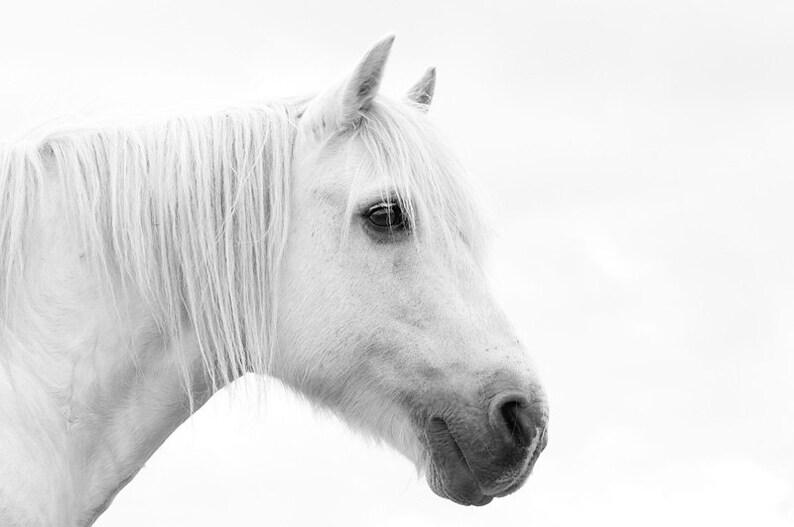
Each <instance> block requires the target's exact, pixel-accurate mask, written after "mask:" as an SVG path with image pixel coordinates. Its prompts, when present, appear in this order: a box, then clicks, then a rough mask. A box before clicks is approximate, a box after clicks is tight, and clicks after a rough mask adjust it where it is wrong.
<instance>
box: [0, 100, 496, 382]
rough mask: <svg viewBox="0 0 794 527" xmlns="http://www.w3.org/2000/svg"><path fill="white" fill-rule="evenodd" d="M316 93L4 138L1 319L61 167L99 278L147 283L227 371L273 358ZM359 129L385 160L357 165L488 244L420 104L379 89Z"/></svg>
mask: <svg viewBox="0 0 794 527" xmlns="http://www.w3.org/2000/svg"><path fill="white" fill-rule="evenodd" d="M304 104H305V103H299V104H296V103H270V104H264V105H257V106H253V107H252V106H249V107H240V108H233V109H227V110H224V111H220V112H215V113H211V114H206V115H190V116H188V115H178V116H175V117H171V118H167V119H161V120H159V121H153V122H148V123H144V124H141V123H138V124H124V123H121V124H119V123H114V124H111V125H103V126H94V127H85V128H70V129H62V130H57V131H50V132H47V133H44V134H40V135H39V136H38V137H37V138H35V139H28V140H24V141H20V142H17V143H14V144H12V145H10V146H8V147H6V148H4V149H3V150H2V151H0V329H2V327H3V326H5V328H6V329H8V328H11V327H12V326H13V311H12V310H11V309H10V306H11V304H12V299H13V298H14V295H15V294H16V291H15V287H16V284H19V283H21V281H22V279H23V277H24V273H25V266H26V257H27V246H28V243H29V240H30V237H31V236H35V233H33V232H31V224H32V221H33V218H34V215H35V213H36V212H35V211H36V208H37V207H38V206H39V203H40V199H39V198H40V194H41V189H42V186H43V185H44V182H45V180H48V179H50V178H54V180H56V181H57V183H56V184H58V185H60V187H61V192H62V196H65V197H66V198H65V199H64V202H65V203H66V204H67V207H68V221H69V222H71V223H72V224H73V225H74V227H75V229H76V232H78V233H79V234H80V236H81V238H82V243H83V245H84V251H85V252H86V254H87V256H88V257H89V261H90V262H92V263H93V265H94V266H95V270H96V271H97V276H98V279H100V280H104V281H107V284H110V285H111V286H110V289H113V290H116V292H117V293H123V291H124V290H125V288H130V290H133V289H134V290H136V291H138V292H139V293H140V294H141V295H142V296H143V298H144V300H145V301H146V302H147V303H148V305H149V306H150V307H151V309H152V312H153V313H154V316H155V318H156V320H157V322H158V325H159V327H160V329H161V331H162V332H163V334H164V335H166V336H169V337H171V338H173V339H178V338H179V335H180V333H181V331H182V330H183V329H184V328H185V327H186V325H189V327H192V328H193V330H194V331H195V333H196V337H197V340H198V342H199V347H200V352H201V356H202V358H203V361H204V366H205V369H206V371H207V373H208V374H209V377H210V381H211V382H212V384H213V385H216V386H221V385H224V384H226V383H227V382H229V381H230V380H233V378H235V377H236V376H237V375H239V374H240V373H242V372H243V371H244V370H245V368H246V366H248V367H252V366H253V368H254V369H256V370H257V371H261V372H266V371H267V369H268V368H267V366H268V361H269V357H270V352H271V351H272V350H273V343H274V342H273V341H274V335H275V324H276V313H277V310H276V301H277V298H276V297H277V295H276V284H277V281H278V271H279V263H280V257H281V254H282V251H283V248H284V244H285V240H286V235H287V229H288V221H289V217H290V211H289V193H290V172H291V166H290V165H291V159H292V155H293V148H294V145H295V142H296V138H297V129H298V119H299V115H300V112H301V109H302V106H304ZM345 134H348V135H350V136H352V137H355V138H358V139H359V140H360V141H362V143H363V145H364V146H365V148H366V151H367V152H368V154H369V158H370V161H371V163H370V162H368V163H367V164H366V166H360V167H353V168H352V169H355V170H356V171H357V172H359V175H358V176H357V177H366V176H367V173H369V172H372V171H380V172H383V173H386V174H388V175H389V177H390V179H391V180H393V181H394V187H395V189H396V190H397V192H399V193H400V194H401V196H400V198H401V199H402V200H403V201H404V202H405V203H406V204H407V206H408V207H409V209H412V210H414V209H415V210H416V211H417V213H418V214H419V215H420V216H421V217H423V218H425V220H426V221H425V222H424V224H423V225H424V229H425V230H428V229H429V228H430V227H431V226H434V230H439V229H440V231H441V232H443V233H444V234H445V235H446V236H449V235H452V236H455V235H462V236H463V237H464V239H465V240H466V241H467V242H468V244H469V245H470V246H471V247H472V248H473V250H475V251H476V252H479V250H478V249H477V248H478V247H479V245H480V237H481V234H482V223H481V221H480V218H479V216H478V213H477V211H478V206H477V205H475V202H474V200H473V198H472V193H471V192H470V191H468V190H466V186H465V185H463V184H462V183H461V181H459V179H460V175H461V174H460V173H459V172H460V170H459V168H458V167H457V165H456V164H455V162H454V159H453V158H452V157H451V156H449V155H448V154H447V153H446V152H447V150H446V148H445V147H443V145H441V143H440V142H438V139H437V136H436V135H435V133H434V131H433V130H432V127H431V126H430V125H429V124H428V121H427V119H425V118H424V117H423V116H422V115H421V112H420V111H419V110H417V109H416V108H413V107H411V106H410V105H408V104H406V103H404V102H398V101H392V100H389V99H383V98H380V97H379V98H378V100H377V101H376V103H375V104H373V105H372V107H371V108H370V109H369V110H368V111H367V112H366V114H365V115H362V120H361V123H360V125H359V126H358V127H357V128H356V129H354V130H352V131H347V132H345ZM177 343H178V342H177ZM185 373H186V374H187V371H186V372H185Z"/></svg>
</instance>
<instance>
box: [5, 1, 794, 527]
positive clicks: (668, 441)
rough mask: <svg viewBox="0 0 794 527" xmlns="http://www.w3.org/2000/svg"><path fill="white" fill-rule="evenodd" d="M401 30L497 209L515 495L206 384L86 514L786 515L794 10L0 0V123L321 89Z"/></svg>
mask: <svg viewBox="0 0 794 527" xmlns="http://www.w3.org/2000/svg"><path fill="white" fill-rule="evenodd" d="M388 32H395V33H396V34H397V37H398V38H397V41H396V44H395V47H394V50H393V53H392V57H391V61H390V63H389V66H388V70H387V73H386V79H385V81H384V87H383V89H384V90H385V91H387V92H392V93H395V94H398V93H401V92H402V91H403V90H404V89H405V88H407V87H408V86H410V85H411V84H412V83H413V82H414V81H415V80H416V79H417V78H418V76H419V75H421V73H422V71H423V70H424V69H425V68H426V67H427V66H428V65H431V64H432V65H436V66H437V67H438V87H437V91H436V100H435V102H434V107H433V109H432V116H433V119H434V120H435V121H436V122H437V124H438V125H439V127H440V128H441V129H442V130H444V131H445V132H446V134H447V136H448V137H449V139H450V142H451V143H452V144H453V145H455V147H456V149H457V150H458V152H459V153H460V155H461V157H462V159H463V160H464V163H465V164H466V165H467V166H468V167H469V169H470V170H471V171H472V172H473V173H474V175H475V176H476V177H477V178H478V179H479V180H480V182H481V186H482V187H484V188H485V189H486V190H487V192H488V194H489V198H490V201H491V203H492V204H493V206H494V210H495V217H496V219H497V222H496V223H497V228H498V230H499V231H500V237H499V239H498V240H497V242H496V244H495V247H494V253H493V257H492V263H491V268H492V277H493V282H494V287H495V288H496V291H497V293H498V296H499V297H500V298H501V299H502V300H503V303H504V306H505V308H506V309H507V310H508V312H509V313H510V314H511V316H512V318H513V320H514V321H515V323H516V325H517V326H518V327H519V329H520V331H521V333H522V335H523V337H524V339H525V340H526V342H527V343H528V345H529V347H530V348H531V350H532V353H533V354H534V358H535V360H536V362H537V363H538V365H539V368H540V370H541V373H542V375H543V377H544V379H545V381H546V386H547V389H548V392H549V395H550V401H551V425H550V442H549V446H548V448H547V450H546V451H545V453H544V454H543V455H542V456H541V458H540V460H539V461H538V463H537V466H536V469H535V474H534V475H533V477H532V478H531V479H530V481H529V483H528V484H527V485H526V486H525V487H524V488H523V489H522V490H520V491H519V492H518V493H516V494H514V495H513V496H510V497H508V498H504V499H501V500H496V501H495V502H494V503H492V504H491V505H489V506H487V507H485V508H480V509H474V508H463V507H460V506H457V505H454V504H452V503H451V502H449V501H444V500H442V499H440V498H438V497H436V496H435V495H434V494H432V492H431V491H430V490H429V489H428V488H427V486H426V484H425V482H424V479H423V478H417V476H416V474H415V473H414V470H413V467H412V465H411V464H410V463H409V462H408V461H406V460H404V459H402V458H401V457H400V456H399V455H397V454H395V453H393V452H390V451H388V450H387V449H385V448H382V447H378V446H372V445H368V444H367V443H366V442H365V441H363V440H362V439H360V438H359V437H357V436H355V435H354V434H352V433H351V432H349V431H348V430H347V429H346V428H345V427H344V426H343V425H342V424H340V423H338V422H337V421H335V420H334V419H332V418H329V417H327V416H322V415H320V416H316V415H314V413H313V412H312V411H311V410H310V409H309V407H308V406H307V405H306V404H304V403H300V402H297V401H296V400H295V399H294V398H293V397H291V396H289V395H288V394H285V393H283V392H282V391H280V390H279V389H278V388H273V389H272V390H271V391H270V393H269V396H268V398H267V401H266V402H264V403H262V404H261V407H262V408H260V409H257V408H256V407H257V402H256V397H253V396H251V395H241V396H235V397H231V400H230V398H229V397H228V395H227V394H226V393H222V394H220V395H218V396H216V398H215V399H214V400H213V401H211V402H210V404H208V405H207V406H206V407H205V408H204V409H202V410H201V411H200V412H199V413H198V415H197V416H196V417H195V418H193V419H192V420H191V421H189V422H188V423H187V424H186V425H184V426H183V427H182V428H180V429H179V430H178V431H177V432H176V433H175V434H174V435H173V436H172V438H171V439H170V440H169V441H168V442H167V443H166V444H165V445H164V446H163V448H162V449H161V450H160V451H158V452H157V453H156V454H155V455H154V457H153V458H152V459H151V460H150V462H149V463H148V464H147V466H146V467H145V468H144V469H143V470H142V471H141V473H140V475H139V476H138V477H137V478H136V479H135V480H134V481H133V482H132V483H131V484H130V485H129V486H128V487H127V488H126V489H125V490H123V491H122V493H121V494H120V495H119V497H118V498H117V499H116V501H115V503H114V504H113V505H112V506H111V507H110V509H109V510H108V512H107V513H106V514H105V515H104V516H102V517H101V519H100V520H99V521H98V522H97V525H99V526H101V527H117V526H138V525H147V526H177V525H191V526H194V527H198V526H204V525H207V526H209V525H274V526H298V525H352V526H370V525H387V526H389V525H393V526H404V525H411V526H435V525H440V526H446V525H450V526H455V527H465V526H475V525H498V524H503V523H509V524H513V525H516V524H518V525H527V526H529V525H531V526H542V527H545V526H579V525H610V526H631V527H634V526H637V525H643V526H656V525H659V526H669V525H684V526H689V525H691V526H702V525H721V526H742V527H744V526H748V525H753V526H770V527H775V526H783V525H790V524H792V523H794V235H792V232H791V230H792V226H793V225H794V212H793V207H792V201H794V181H793V180H792V178H793V177H794V3H792V2H790V1H776V2H775V1H754V2H736V1H725V0H723V1H718V0H715V1H705V0H704V1H697V0H675V1H669V0H668V1H665V2H648V1H637V2H624V1H616V0H608V1H601V2H571V1H565V2H528V1H513V2H488V3H485V2H468V1H456V2H452V1H446V2H441V1H424V2H418V1H414V0H409V1H402V2H389V3H385V2H377V1H363V0H357V1H353V0H344V1H335V2H321V1H315V2H308V1H287V0H282V1H280V2H269V1H263V0H259V1H248V0H225V1H224V2H207V1H201V0H192V1H186V0H180V1H173V2H164V1H162V0H157V1H154V0H141V1H137V2H107V1H93V2H90V1H85V0H76V1H69V2H55V1H50V2H37V1H31V0H28V1H25V2H13V3H12V2H9V1H7V0H4V3H3V4H2V7H1V8H0V116H2V118H0V137H2V138H10V137H11V136H13V135H14V134H15V133H17V132H19V131H21V130H22V129H23V128H25V127H27V126H30V125H33V124H37V123H40V122H42V121H46V120H50V119H53V118H55V117H60V116H63V115H69V114H90V115H93V114H102V113H105V112H108V111H114V110H127V111H129V110H133V111H135V110H143V109H154V108H162V107H169V106H173V105H180V104H183V103H186V102H200V101H208V100H209V101H212V100H232V101H234V100H250V99H261V98H268V97H276V96H289V95H297V94H303V93H308V92H313V91H317V90H319V89H321V88H322V87H324V86H325V85H326V84H327V83H328V82H330V81H332V80H334V79H336V78H337V77H339V76H340V75H341V74H343V73H344V72H345V71H347V70H348V69H349V68H350V67H352V65H353V64H355V62H356V60H357V59H358V57H359V56H360V55H361V54H362V53H363V52H364V51H365V50H366V49H367V48H368V47H369V46H370V45H371V43H372V42H374V41H375V40H377V39H378V38H379V37H381V36H382V35H384V34H386V33H388Z"/></svg>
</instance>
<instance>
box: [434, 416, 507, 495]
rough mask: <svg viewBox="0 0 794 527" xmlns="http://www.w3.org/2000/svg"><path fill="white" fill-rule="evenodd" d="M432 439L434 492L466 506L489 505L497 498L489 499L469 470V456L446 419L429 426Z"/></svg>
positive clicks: (436, 420) (436, 419) (438, 420)
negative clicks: (465, 453)
mask: <svg viewBox="0 0 794 527" xmlns="http://www.w3.org/2000/svg"><path fill="white" fill-rule="evenodd" d="M427 432H428V438H429V443H430V445H429V446H430V449H431V452H430V455H431V458H432V465H431V467H432V468H431V473H430V474H428V483H429V484H430V488H432V489H433V491H434V492H435V493H436V494H438V495H439V496H442V497H444V498H448V499H450V500H452V501H454V502H456V503H460V504H462V505H475V506H481V505H487V504H488V503H490V502H491V500H493V496H490V495H486V494H485V493H484V492H483V490H482V489H481V488H480V484H479V483H478V482H477V479H476V478H475V476H474V473H473V472H472V470H471V467H469V463H468V461H467V460H466V456H465V455H464V453H463V451H462V450H461V448H460V446H459V445H458V442H457V441H456V440H455V438H454V436H453V435H452V432H451V431H450V429H449V427H448V426H447V424H446V423H445V422H444V420H442V419H438V418H434V419H431V420H430V422H429V423H428V428H427Z"/></svg>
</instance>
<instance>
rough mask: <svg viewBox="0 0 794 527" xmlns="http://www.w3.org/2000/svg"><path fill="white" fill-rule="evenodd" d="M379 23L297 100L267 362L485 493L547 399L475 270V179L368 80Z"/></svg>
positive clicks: (413, 99)
mask: <svg viewBox="0 0 794 527" xmlns="http://www.w3.org/2000/svg"><path fill="white" fill-rule="evenodd" d="M392 42H393V37H388V38H386V39H384V40H382V41H380V42H378V43H377V44H376V45H375V46H374V47H373V48H372V49H371V50H370V51H369V52H367V53H366V54H365V56H364V57H363V58H362V60H361V61H360V62H359V64H358V65H357V66H356V67H355V69H354V70H353V72H352V73H351V74H350V75H348V76H346V77H345V78H344V79H343V80H342V81H341V82H339V83H337V84H335V85H333V86H332V87H331V88H329V89H328V90H326V91H325V92H323V93H322V94H320V95H319V96H317V97H315V98H313V99H311V100H310V101H308V102H306V103H305V106H304V107H303V108H302V113H301V117H300V118H299V119H298V121H297V126H298V131H297V140H296V143H295V146H294V152H293V163H292V176H291V181H290V185H291V189H290V209H291V212H290V216H289V227H288V235H287V238H286V244H285V247H284V253H283V266H282V269H281V275H280V279H279V285H278V295H277V297H278V305H279V308H278V323H277V331H278V336H277V349H276V351H275V353H274V355H273V357H272V358H271V370H270V373H271V374H272V375H274V376H275V377H277V378H279V379H281V380H282V381H283V382H284V383H285V384H287V385H288V386H290V387H292V388H293V389H295V390H296V391H298V392H299V393H301V394H304V395H305V396H307V397H308V398H309V399H311V400H312V401H314V402H315V403H316V404H319V405H321V406H324V407H327V408H330V409H331V410H332V411H334V412H335V413H336V414H338V415H339V416H340V417H342V418H343V419H344V420H345V421H347V422H348V423H350V424H351V425H353V426H354V427H355V428H357V429H360V430H363V431H365V432H367V433H369V434H372V435H374V436H375V437H378V438H382V439H384V440H385V441H386V442H388V443H389V444H390V445H392V446H393V447H394V448H396V449H397V450H398V451H400V452H402V453H403V454H404V455H406V456H407V457H408V458H409V459H411V460H412V461H414V462H415V463H416V464H417V465H418V466H419V467H420V468H421V469H423V470H424V471H425V472H426V474H427V480H428V483H429V485H430V487H431V488H432V489H433V490H434V491H435V492H436V493H437V494H438V495H440V496H442V497H445V498H448V499H450V500H453V501H455V502H457V503H461V504H467V505H484V504H487V503H489V502H490V501H491V500H492V499H493V498H494V497H500V496H504V495H506V494H509V493H511V492H513V491H515V490H516V489H518V488H519V487H520V486H521V485H522V484H523V482H524V481H525V480H526V478H527V477H528V475H529V473H530V472H531V470H532V467H533V464H534V463H535V460H536V459H537V457H538V455H539V454H540V452H541V451H542V450H543V448H544V447H545V446H546V441H547V435H546V427H547V415H548V409H547V403H546V397H545V395H544V392H543V390H542V388H541V385H540V382H539V380H538V377H537V374H536V372H535V368H534V366H533V364H532V362H531V360H530V358H529V357H528V354H527V350H526V349H525V347H524V345H523V344H522V343H521V341H520V340H519V338H518V337H517V335H516V331H515V329H514V328H513V326H512V325H511V323H510V322H509V321H508V320H507V317H506V315H505V314H504V313H503V311H502V310H501V309H500V308H499V306H498V305H497V304H496V302H495V301H494V298H493V296H492V294H491V293H490V291H489V289H488V285H487V281H486V278H485V276H484V273H483V269H482V267H483V252H484V247H485V245H486V244H485V243H484V238H485V237H486V236H485V234H486V232H487V229H485V228H484V226H483V222H482V220H481V219H480V215H479V209H478V205H477V204H476V200H475V199H474V197H475V196H474V193H473V192H472V191H471V189H470V188H469V187H468V186H467V184H466V182H465V177H464V173H463V171H462V170H461V169H460V167H459V165H458V164H457V163H456V162H455V159H454V156H452V155H451V154H450V152H449V151H448V149H447V148H446V147H445V146H444V143H443V141H441V140H440V139H439V137H438V134H437V133H436V131H435V129H434V128H433V126H432V125H431V124H430V121H429V120H428V117H427V115H426V111H427V109H428V106H429V105H430V102H431V100H432V96H433V91H434V86H435V70H433V69H430V70H428V72H427V73H426V74H425V75H424V77H422V79H421V80H420V81H419V82H417V83H416V85H414V87H413V88H411V89H410V90H409V92H408V95H407V97H405V98H404V99H402V100H397V99H390V98H387V97H385V96H383V95H381V94H379V93H378V91H379V86H380V81H381V77H382V73H383V68H384V65H385V63H386V60H387V57H388V55H389V51H390V48H391V45H392Z"/></svg>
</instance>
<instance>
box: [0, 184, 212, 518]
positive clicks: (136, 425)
mask: <svg viewBox="0 0 794 527" xmlns="http://www.w3.org/2000/svg"><path fill="white" fill-rule="evenodd" d="M51 181H52V180H51V179H50V180H48V183H46V184H45V188H44V189H43V195H42V198H43V199H42V201H41V203H42V205H41V207H40V210H39V211H38V212H37V214H36V221H37V225H35V226H34V227H33V230H32V231H31V233H32V235H31V236H30V237H29V239H30V241H31V246H30V247H29V249H30V250H29V259H28V261H27V266H26V271H25V279H24V281H23V283H22V284H19V286H20V287H18V289H17V290H16V291H17V294H16V295H15V297H14V299H13V303H12V312H13V313H12V315H13V316H12V318H10V322H9V323H8V324H7V325H4V323H3V322H2V321H0V423H2V426H0V524H2V525H15V524H22V525H28V524H33V525H37V524H42V525H81V524H87V523H90V522H91V521H92V520H93V519H94V518H95V517H96V516H97V515H98V514H99V513H100V512H101V511H102V510H104V507H106V506H107V504H109V502H110V500H111V499H112V498H113V496H114V495H115V492H116V491H118V490H119V489H120V488H121V487H122V486H124V484H126V483H127V482H128V481H129V480H130V479H131V478H132V476H134V475H135V473H136V472H137V471H138V470H139V469H140V467H141V466H142V465H143V463H144V462H145V461H146V459H147V458H148V457H149V456H150V455H151V454H152V453H153V452H154V450H155V449H157V448H158V447H159V446H160V444H161V443H162V442H163V441H164V440H165V439H166V438H167V437H168V435H169V434H170V433H171V432H173V430H174V429H176V427H177V426H179V424H180V423H182V422H183V421H184V420H185V419H186V418H187V417H188V415H189V413H190V405H189V402H188V398H187V396H186V393H185V389H184V383H183V381H182V379H183V372H184V367H185V366H187V368H188V369H192V370H193V371H194V372H197V371H198V370H199V368H200V362H201V361H200V360H199V356H198V353H197V352H196V354H195V355H193V356H188V357H187V359H186V360H185V359H182V360H181V361H180V360H179V359H178V355H177V353H176V352H175V351H174V350H173V349H171V345H170V344H168V343H167V342H166V341H165V340H164V339H163V338H161V334H160V332H159V331H158V329H157V325H156V324H155V322H154V321H153V319H152V318H151V316H150V315H149V314H148V313H147V311H146V310H145V309H144V308H143V305H142V303H141V302H140V300H139V299H137V298H136V297H135V295H134V293H125V294H124V295H123V298H116V301H114V300H112V299H111V297H110V296H109V295H108V294H104V293H102V292H101V291H100V290H99V287H98V285H97V284H98V283H99V282H100V281H98V280H97V279H96V277H94V276H92V275H91V271H90V268H89V266H88V265H87V264H86V262H85V260H84V256H83V254H82V249H81V247H80V243H79V242H78V237H77V236H76V235H75V234H74V233H73V232H70V229H69V227H67V225H66V224H67V222H65V221H64V217H63V212H62V210H63V207H62V206H61V198H60V197H59V196H58V193H57V191H56V190H55V189H54V187H55V186H56V185H54V184H52V183H51ZM192 338H193V337H192V334H190V332H186V333H185V335H184V338H183V349H184V348H185V346H184V343H185V342H187V343H188V344H190V343H191V341H192ZM186 347H187V348H188V349H195V346H189V345H188V346H186ZM182 357H184V354H183V355H182ZM194 378H195V379H199V380H200V379H203V375H200V374H198V375H195V376H194ZM193 395H194V405H195V406H196V407H197V406H200V405H201V404H202V403H203V402H204V401H206V399H207V398H209V396H210V395H211V393H210V391H209V389H208V388H207V387H206V386H204V385H203V384H201V383H200V382H199V381H196V383H195V384H194V386H193Z"/></svg>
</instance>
